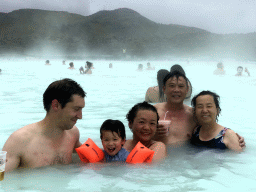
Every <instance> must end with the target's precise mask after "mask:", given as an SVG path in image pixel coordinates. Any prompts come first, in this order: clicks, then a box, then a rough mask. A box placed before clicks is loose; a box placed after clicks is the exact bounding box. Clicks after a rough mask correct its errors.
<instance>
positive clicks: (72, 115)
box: [58, 95, 85, 130]
mask: <svg viewBox="0 0 256 192" xmlns="http://www.w3.org/2000/svg"><path fill="white" fill-rule="evenodd" d="M84 105H85V102H84V98H83V97H81V96H79V95H73V96H72V99H71V101H70V102H68V103H67V104H66V105H65V107H64V108H61V107H60V109H59V115H58V120H59V127H61V129H63V130H69V129H72V128H73V126H74V125H75V124H76V121H77V119H82V109H83V108H84Z"/></svg>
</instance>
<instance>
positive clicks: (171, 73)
mask: <svg viewBox="0 0 256 192" xmlns="http://www.w3.org/2000/svg"><path fill="white" fill-rule="evenodd" d="M173 77H176V78H177V79H179V77H183V78H184V79H185V81H186V84H187V87H188V78H187V77H186V76H185V75H184V74H183V73H181V72H180V71H173V72H170V73H168V74H167V75H166V76H165V78H164V80H163V84H164V86H165V85H166V81H167V80H168V79H170V78H173Z"/></svg>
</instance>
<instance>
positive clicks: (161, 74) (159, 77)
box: [157, 69, 169, 102]
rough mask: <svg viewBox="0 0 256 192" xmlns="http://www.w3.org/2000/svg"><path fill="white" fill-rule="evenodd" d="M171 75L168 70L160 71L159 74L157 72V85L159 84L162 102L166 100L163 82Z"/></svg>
mask: <svg viewBox="0 0 256 192" xmlns="http://www.w3.org/2000/svg"><path fill="white" fill-rule="evenodd" d="M168 73H169V71H168V70H166V69H160V70H159V71H158V72H157V83H158V87H159V100H160V101H161V102H164V101H165V99H164V92H163V86H164V84H163V80H164V78H165V76H166V75H167V74H168Z"/></svg>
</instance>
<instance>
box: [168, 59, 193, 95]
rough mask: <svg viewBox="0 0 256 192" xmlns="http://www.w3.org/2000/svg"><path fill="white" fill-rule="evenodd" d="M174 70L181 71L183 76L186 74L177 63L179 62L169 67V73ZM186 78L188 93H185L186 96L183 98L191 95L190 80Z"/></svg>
mask: <svg viewBox="0 0 256 192" xmlns="http://www.w3.org/2000/svg"><path fill="white" fill-rule="evenodd" d="M174 71H179V72H180V73H182V74H183V75H184V76H186V73H185V71H184V69H183V68H182V67H181V66H180V65H179V64H175V65H173V66H172V67H171V69H170V73H172V72H174ZM187 80H188V93H187V94H186V98H185V99H189V98H190V97H191V94H192V85H191V82H190V81H189V79H187Z"/></svg>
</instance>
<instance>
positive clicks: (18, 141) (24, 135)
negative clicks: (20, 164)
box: [3, 123, 36, 149]
mask: <svg viewBox="0 0 256 192" xmlns="http://www.w3.org/2000/svg"><path fill="white" fill-rule="evenodd" d="M35 127H36V123H33V124H29V125H26V126H24V127H22V128H20V129H18V130H16V131H15V132H13V133H12V134H11V135H10V137H9V138H8V139H7V141H6V143H5V145H4V147H3V149H9V148H13V147H16V148H19V149H22V148H23V146H25V145H27V144H28V143H29V142H30V141H31V139H30V138H32V135H33V132H34V128H35Z"/></svg>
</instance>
